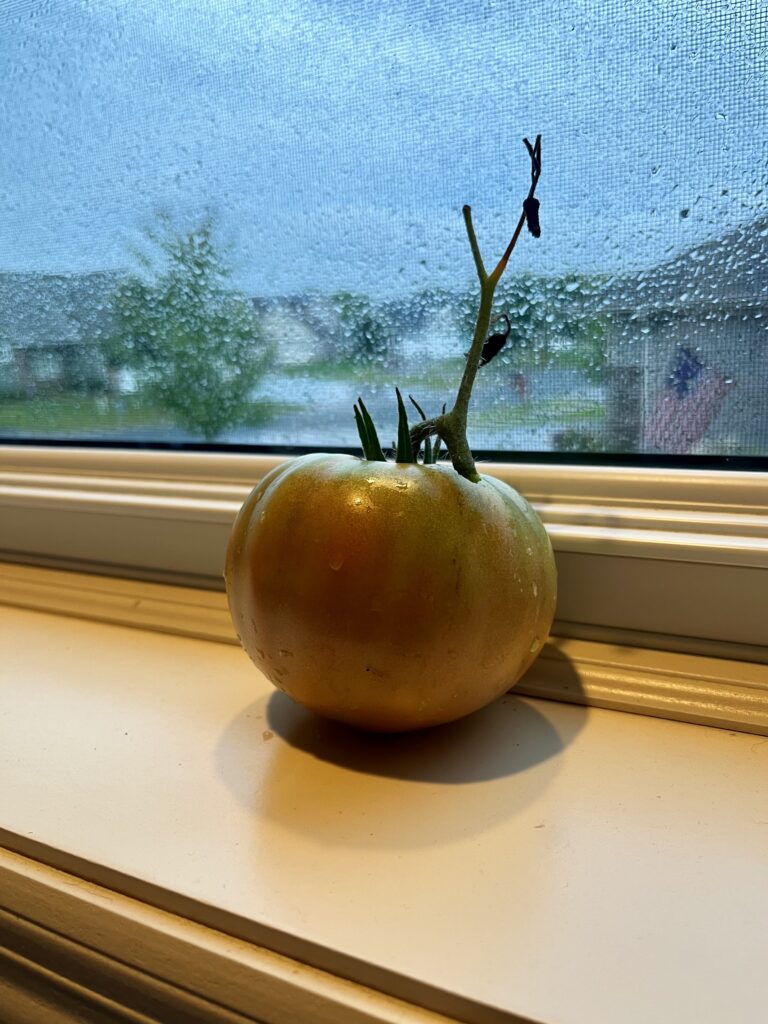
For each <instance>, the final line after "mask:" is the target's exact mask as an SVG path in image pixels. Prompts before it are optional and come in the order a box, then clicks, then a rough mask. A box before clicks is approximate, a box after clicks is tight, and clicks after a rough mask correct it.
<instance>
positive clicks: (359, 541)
mask: <svg viewBox="0 0 768 1024" xmlns="http://www.w3.org/2000/svg"><path fill="white" fill-rule="evenodd" d="M225 579H226V584H227V593H228V597H229V603H230V610H231V612H232V617H233V621H234V623H235V626H236V628H237V630H238V634H239V636H240V639H241V641H242V644H243V647H244V648H245V650H246V651H247V652H248V654H249V655H250V657H251V658H252V659H253V661H254V662H255V664H256V665H257V666H258V668H259V669H260V670H261V671H262V672H263V673H264V674H265V675H266V676H267V677H268V678H269V679H270V680H271V682H272V683H273V684H274V685H275V686H276V687H278V688H279V689H280V690H283V691H284V692H285V693H287V694H288V695H289V696H291V697H292V698H294V700H296V701H298V702H299V703H301V704H303V705H304V706H306V707H307V708H311V709H312V710H313V711H316V712H318V713H319V714H321V715H326V716H328V717H330V718H335V719H339V720H341V721H343V722H347V723H350V724H352V725H355V726H360V727H362V728H365V729H371V730H377V731H396V730H405V729H418V728H422V727H424V726H431V725H437V724H439V723H442V722H448V721H451V720H452V719H456V718H459V717H461V716H462V715H466V714H468V713H470V712H472V711H475V710H476V709H478V708H480V707H483V706H484V705H485V704H488V703H489V702H490V701H492V700H494V699H495V698H496V697H498V696H499V695H500V694H501V693H503V692H504V691H505V690H507V689H508V688H509V687H510V686H512V685H513V684H514V683H515V682H517V680H518V679H519V678H520V676H521V675H522V674H523V672H524V671H525V670H526V669H527V668H528V666H529V665H530V664H531V662H532V661H533V660H534V658H535V657H536V655H537V653H538V651H539V650H540V649H541V646H542V645H543V643H544V640H545V639H546V636H547V633H548V631H549V628H550V626H551V624H552V618H553V615H554V607H555V590H556V576H555V565H554V559H553V555H552V548H551V545H550V542H549V538H548V537H547V534H546V531H545V530H544V527H543V526H542V524H541V522H540V521H539V519H538V517H537V516H536V513H535V512H534V511H533V509H532V508H531V506H530V505H529V504H528V503H527V502H526V501H525V500H524V499H523V498H522V497H521V496H520V495H519V494H518V493H517V492H516V491H515V490H513V489H512V488H511V487H509V486H507V485H506V484H504V483H503V482H501V481H499V480H496V479H494V478H492V477H488V476H483V477H481V480H480V482H479V483H473V482H471V481H469V480H467V479H465V478H464V477H462V476H460V475H459V474H458V473H457V472H456V471H455V470H454V469H453V468H452V467H451V466H450V465H440V464H438V465H422V464H418V463H411V464H407V463H393V462H374V461H367V460H364V459H359V458H355V457H354V456H351V455H306V456H302V457H300V458H297V459H295V460H293V461H291V462H286V463H284V464H282V465H281V466H279V467H277V469H275V470H273V471H272V472H271V473H269V474H268V475H267V476H266V477H264V479H263V480H262V481H261V482H260V483H259V485H258V486H257V487H256V488H255V489H254V491H253V492H252V493H251V495H250V497H249V498H248V499H247V500H246V502H245V504H244V505H243V507H242V509H241V511H240V514H239V515H238V517H237V520H236V522H235V525H234V528H233V531H232V535H231V539H230V543H229V548H228V552H227V562H226V572H225Z"/></svg>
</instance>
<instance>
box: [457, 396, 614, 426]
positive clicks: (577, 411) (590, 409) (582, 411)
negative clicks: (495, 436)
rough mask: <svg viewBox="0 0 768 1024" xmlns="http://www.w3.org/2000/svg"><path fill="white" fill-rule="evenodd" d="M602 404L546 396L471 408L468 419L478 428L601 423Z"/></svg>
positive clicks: (603, 410)
mask: <svg viewBox="0 0 768 1024" xmlns="http://www.w3.org/2000/svg"><path fill="white" fill-rule="evenodd" d="M604 418H605V403H604V402H598V401H595V400H594V399H587V398H547V399H542V400H540V401H537V402H517V403H512V402H511V403H510V404H509V405H496V406H493V407H491V408H489V409H482V410H481V411H479V412H472V409H471V408H470V412H469V422H470V424H473V425H475V426H479V427H524V426H546V425H551V426H553V427H562V426H570V425H572V424H587V423H600V422H601V421H602V420H603V419H604Z"/></svg>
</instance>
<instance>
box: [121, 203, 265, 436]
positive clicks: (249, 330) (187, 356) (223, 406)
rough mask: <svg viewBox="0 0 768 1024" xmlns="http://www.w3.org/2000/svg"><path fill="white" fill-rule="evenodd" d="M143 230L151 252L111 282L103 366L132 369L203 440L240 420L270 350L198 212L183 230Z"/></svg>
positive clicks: (208, 223) (210, 226) (155, 398)
mask: <svg viewBox="0 0 768 1024" xmlns="http://www.w3.org/2000/svg"><path fill="white" fill-rule="evenodd" d="M161 227H162V230H161V232H160V233H159V234H154V233H148V234H147V238H148V239H149V241H150V242H152V243H153V245H154V249H155V252H156V254H157V255H156V257H155V258H154V259H153V258H146V257H143V256H139V257H138V258H139V260H140V262H141V264H142V266H143V270H144V274H143V276H138V275H137V276H133V277H130V278H128V279H126V280H125V281H124V282H123V283H122V284H121V285H120V286H119V287H118V289H117V292H116V294H115V296H114V298H113V308H114V311H115V317H116V321H117V329H116V332H115V335H114V337H113V338H112V339H111V340H110V343H109V345H108V346H107V352H106V357H107V359H108V362H109V365H110V366H111V368H113V369H115V368H117V367H120V366H126V367H130V368H132V369H134V370H136V371H137V372H138V373H139V375H140V378H141V380H142V382H143V388H145V389H146V391H147V392H148V395H149V396H150V397H151V399H152V400H153V401H156V402H157V403H158V404H159V405H160V406H161V407H163V408H164V409H166V410H167V411H168V412H169V413H171V415H172V416H173V417H174V420H175V421H176V422H177V423H179V424H180V425H182V426H184V427H186V428H187V429H188V430H190V431H193V432H194V433H196V434H200V435H202V436H203V437H204V438H205V439H206V440H207V441H210V440H212V439H214V438H215V437H216V436H217V435H218V434H220V433H221V432H222V431H223V430H225V429H226V428H228V427H232V426H235V425H236V424H238V423H241V422H243V420H244V419H245V418H246V416H247V413H248V410H249V408H250V406H251V401H250V395H251V392H252V391H253V388H254V386H255V384H256V383H257V381H258V380H259V379H260V377H261V376H262V375H263V374H264V372H265V371H266V370H267V368H268V366H269V365H270V363H271V361H272V358H273V353H272V352H271V350H270V349H269V347H268V346H267V345H266V343H265V342H264V340H263V337H262V334H261V330H260V328H259V323H258V320H257V317H256V314H255V311H254V310H253V307H252V305H251V303H250V301H249V300H248V298H247V297H246V296H245V295H242V294H240V293H238V292H236V291H233V290H232V289H230V288H228V287H227V278H228V277H229V274H230V270H229V268H228V267H227V266H226V264H225V262H224V260H223V258H222V256H221V254H220V253H219V251H218V250H217V248H216V245H215V243H214V241H213V237H212V236H213V224H212V222H211V220H210V219H206V220H204V221H203V222H202V223H201V224H200V225H199V226H198V227H196V228H195V229H193V230H192V231H189V232H188V233H186V234H185V233H179V232H177V231H175V230H174V229H173V227H172V225H171V224H170V223H169V222H168V221H167V220H163V221H162V222H161Z"/></svg>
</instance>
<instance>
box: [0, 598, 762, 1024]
mask: <svg viewBox="0 0 768 1024" xmlns="http://www.w3.org/2000/svg"><path fill="white" fill-rule="evenodd" d="M0 635H2V637H3V639H2V649H3V652H4V656H3V660H2V669H1V671H0V675H1V676H2V679H3V683H4V685H3V692H2V701H3V709H2V714H1V715H0V762H1V763H2V769H1V770H0V773H1V775H2V779H3V785H2V787H0V826H2V829H1V831H0V839H2V842H3V843H4V845H6V846H7V847H9V848H10V849H12V850H14V851H16V852H17V853H21V854H23V855H26V856H29V857H33V858H38V859H40V860H43V861H46V862H47V863H49V864H51V865H52V866H53V867H60V868H62V869H63V870H66V871H70V872H72V873H73V874H80V875H82V876H84V877H86V878H89V879H91V880H92V881H95V882H97V883H99V884H101V885H103V886H105V887H106V888H108V889H110V888H111V889H114V890H117V891H120V892H122V893H125V894H127V895H128V896H132V897H134V898H136V899H139V900H142V901H146V902H147V903H149V904H153V905H155V906H159V907H161V908H162V909H164V910H168V911H171V912H173V913H176V914H180V915H182V916H183V917H187V918H189V919H191V920H193V921H197V922H201V923H202V924H205V925H208V926H210V927H213V928H216V929H220V930H221V931H223V932H226V933H229V934H232V935H235V936H238V937H239V938H241V939H245V940H247V941H251V942H255V943H257V944H259V945H260V946H263V947H267V948H268V949H271V950H274V951H276V952H278V953H282V954H285V955H287V956H291V957H295V958H296V959H297V960H300V961H304V962H307V963H310V964H312V965H314V966H316V967H319V968H321V969H323V970H326V971H330V972H331V973H335V974H338V975H342V976H345V977H351V978H353V980H355V981H358V982H360V983H362V984H365V985H369V986H371V987H372V988H376V989H380V990H382V991H385V992H388V993H390V994H392V995H395V996H399V997H401V998H404V999H407V1000H408V1001H410V1002H413V1003H420V1004H422V1005H426V1006H429V1007H430V1008H431V1009H434V1010H437V1011H440V1012H442V1013H448V1014H452V1015H453V1016H456V1017H459V1018H461V1019H462V1020H469V1021H477V1022H480V1021H490V1020H509V1021H512V1020H514V1019H516V1017H524V1018H526V1017H527V1018H532V1019H534V1020H540V1021H546V1022H550V1021H552V1022H554V1021H558V1022H563V1024H582V1022H583V1024H587V1022H588V1024H601V1022H606V1024H607V1022H613V1021H615V1020H622V1021H624V1022H628V1024H630V1022H632V1021H647V1020H651V1019H669V1020H675V1021H677V1022H680V1024H686V1022H688V1021H691V1022H693V1021H695V1022H696V1024H706V1022H707V1021H718V1022H719V1021H722V1020H725V1019H728V1020H729V1021H742V1020H743V1021H747V1020H753V1019H758V1018H759V1016H760V1014H761V1013H762V1009H763V1006H764V1004H765V1000H766V996H768V983H766V981H765V972H764V969H763V968H764V964H763V960H764V952H763V945H764V943H763V937H764V936H763V932H764V921H765V919H766V915H767V914H768V869H766V864H767V863H768V855H767V852H766V851H768V832H767V831H766V829H768V800H766V796H765V778H766V768H767V767H768V764H767V762H766V757H768V740H765V739H762V738H760V737H757V736H754V735H748V734H744V733H732V732H729V731H727V730H724V729H711V728H706V727H701V726H695V725H688V724H683V723H679V722H669V721H659V720H656V719H652V718H648V717H644V716H641V715H626V714H622V713H620V712H616V711H610V710H603V709H598V708H583V707H576V706H573V705H568V704H563V703H559V702H556V701H540V700H536V699H531V698H523V697H511V696H508V697H505V698H504V699H502V701H500V702H498V703H497V704H496V705H494V706H493V707H491V708H490V709H487V710H486V711H485V712H481V713H479V714H477V715H475V716H473V717H472V718H470V719H468V720H466V721H465V722H464V723H458V724H456V725H454V726H450V727H446V728H445V729H443V730H436V731H435V732H434V733H429V734H425V735H421V736H410V737H402V738H389V739H377V738H371V737H364V736H358V735H356V734H351V733H348V732H346V731H343V730H340V729H337V728H335V727H333V726H330V725H325V724H323V723H321V722H319V721H317V720H315V719H312V718H310V717H308V716H305V715H304V714H303V713H302V712H300V711H299V710H295V709H294V708H293V707H292V706H291V705H289V704H288V703H287V701H286V700H285V699H284V698H282V697H281V696H280V695H277V694H275V693H274V692H273V691H272V689H271V687H270V686H269V685H268V684H267V682H266V681H265V680H264V679H263V677H261V676H260V674H259V673H258V672H257V671H256V670H255V669H254V668H253V666H251V664H250V663H249V662H248V660H247V659H246V657H245V655H244V654H243V653H242V652H241V651H239V650H238V649H237V648H235V647H233V646H230V645H227V644H222V643H213V642H209V641H205V640H199V639H191V638H189V637H182V636H169V635H163V634H160V633H155V632H148V631H137V630H136V629H127V628H125V627H122V626H115V625H106V624H103V623H97V622H88V621H82V620H77V619H72V618H65V617H59V616H57V615H46V614H41V613H39V612H32V611H28V610H21V609H16V608H0ZM158 969H160V968H159V967H158ZM490 1008H494V1009H493V1010H492V1009H490Z"/></svg>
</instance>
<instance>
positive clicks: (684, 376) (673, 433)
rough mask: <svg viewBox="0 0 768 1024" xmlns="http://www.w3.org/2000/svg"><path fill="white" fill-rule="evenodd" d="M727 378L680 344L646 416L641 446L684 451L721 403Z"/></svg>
mask: <svg viewBox="0 0 768 1024" xmlns="http://www.w3.org/2000/svg"><path fill="white" fill-rule="evenodd" d="M728 388H729V382H728V381H727V380H726V378H725V377H724V376H723V374H722V373H720V371H719V370H715V369H714V368H713V367H707V366H705V365H704V364H703V363H702V362H701V360H700V359H699V357H698V356H697V355H696V353H695V352H694V351H693V349H691V348H688V347H686V346H681V347H680V348H679V349H678V351H677V354H676V357H675V364H674V367H673V369H672V372H671V373H670V375H669V378H668V380H667V383H666V385H665V386H664V387H663V388H662V390H661V392H660V393H659V396H658V398H657V400H656V405H655V407H654V409H653V411H652V412H651V414H650V416H649V417H648V419H647V420H646V425H645V438H644V441H645V450H646V451H657V452H665V453H666V454H669V455H685V454H687V453H688V452H690V450H691V449H692V448H693V446H694V445H695V444H696V443H697V442H698V441H700V440H701V439H702V437H704V435H705V434H706V432H707V429H708V428H709V425H710V423H711V422H712V421H713V420H714V418H715V416H716V415H717V413H718V412H719V410H720V406H721V405H722V404H723V399H724V398H725V396H726V393H727V392H728Z"/></svg>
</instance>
